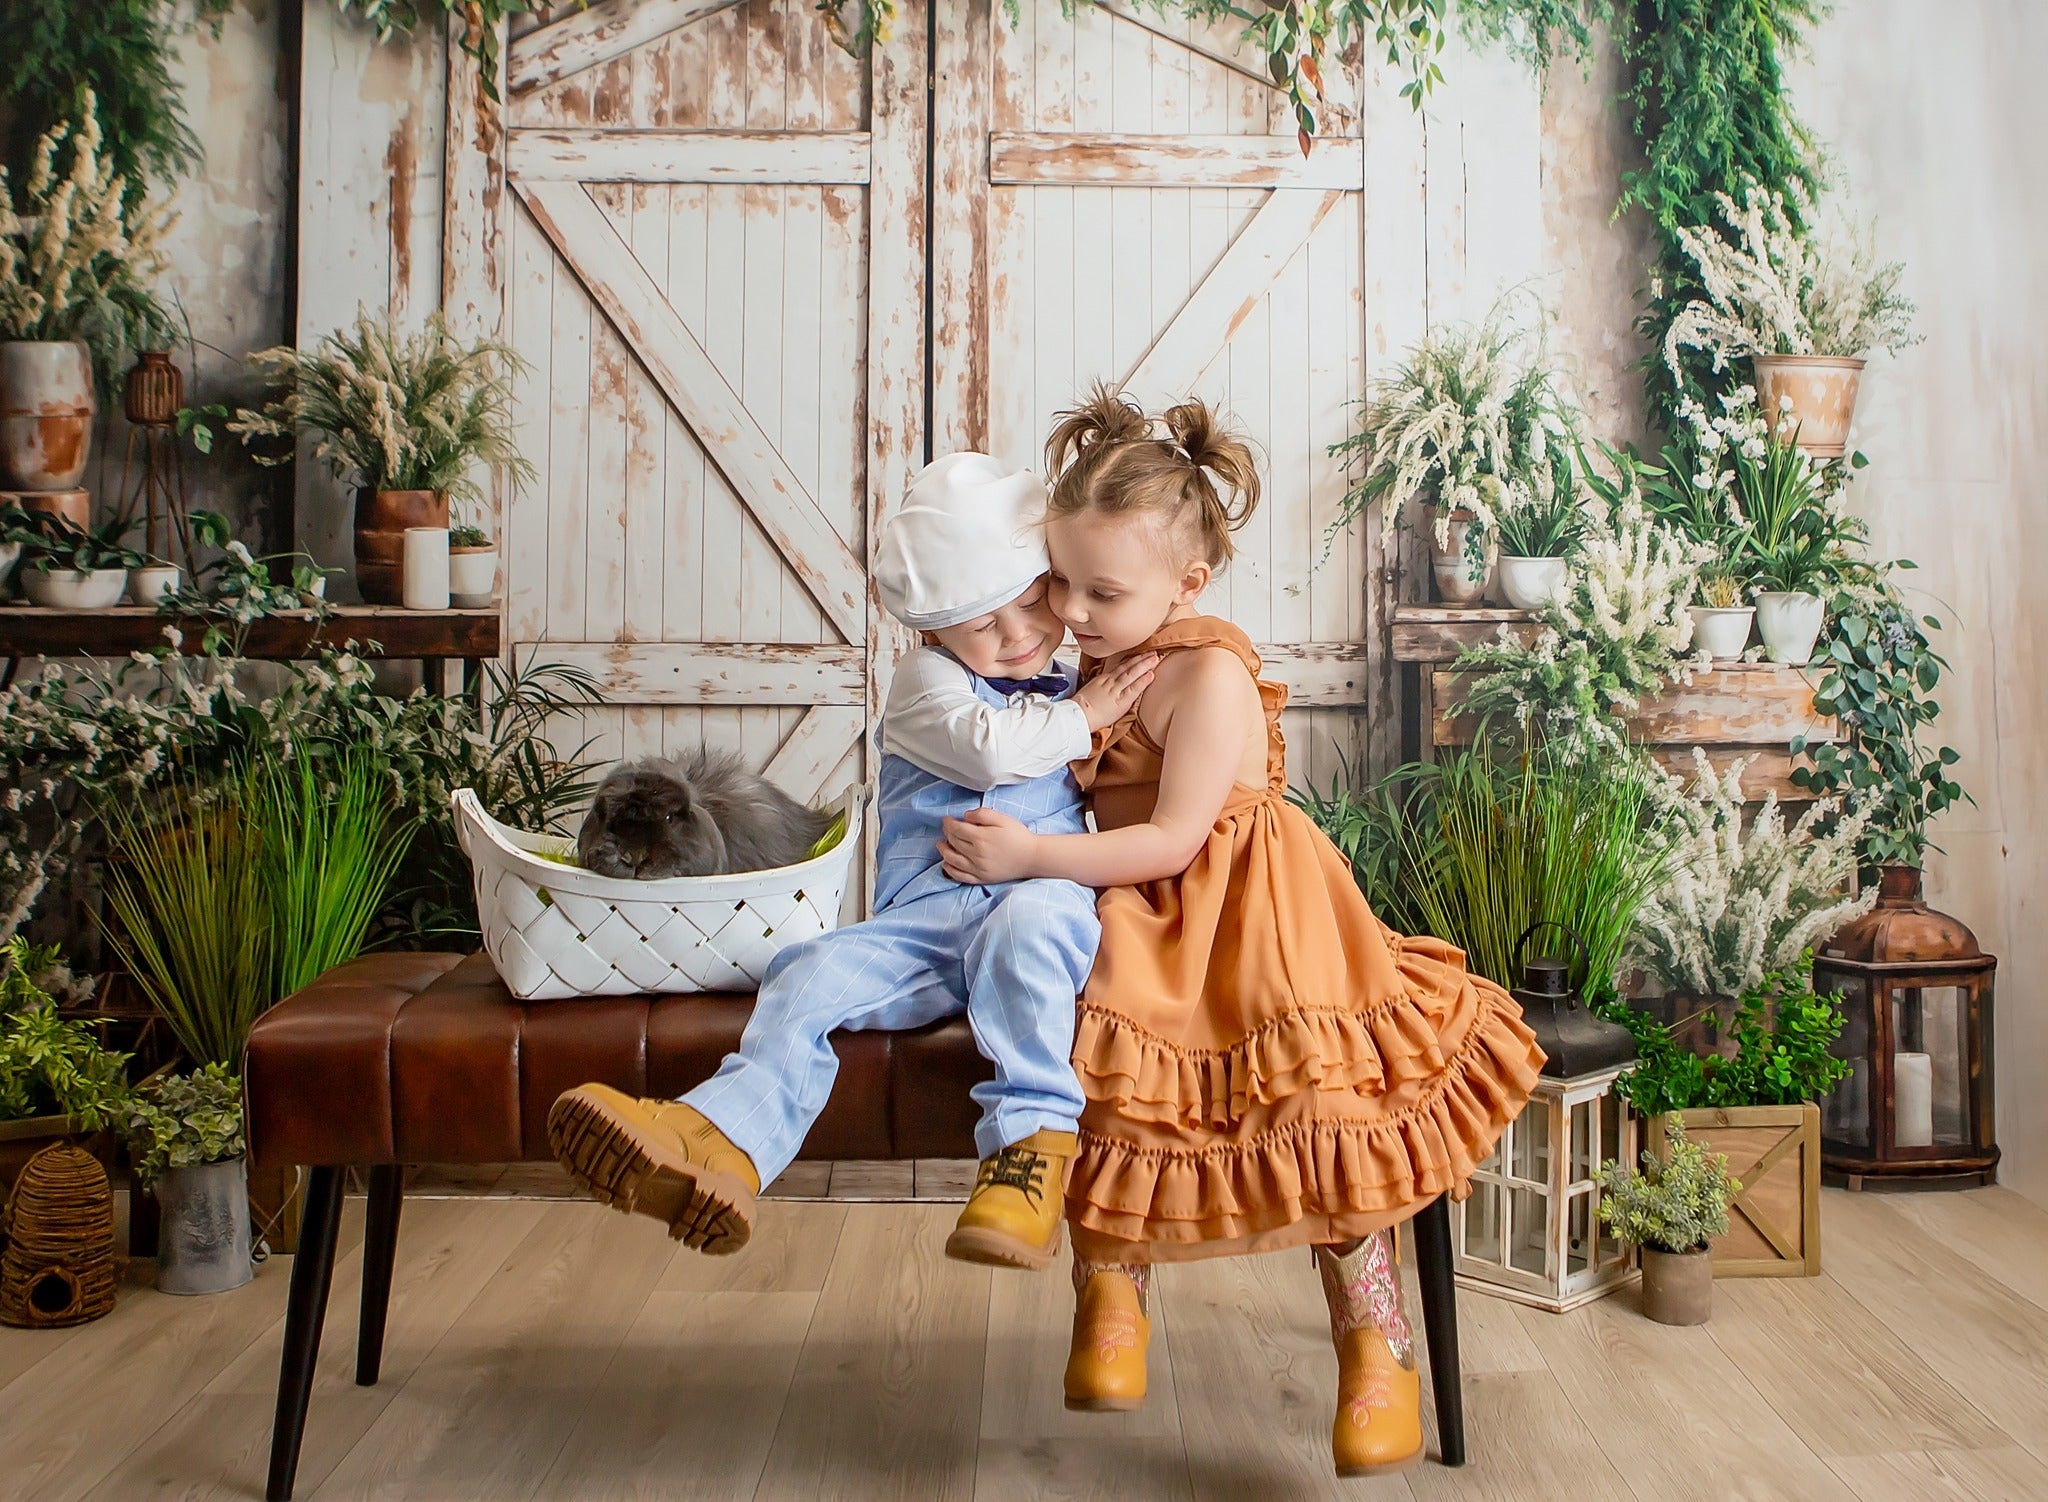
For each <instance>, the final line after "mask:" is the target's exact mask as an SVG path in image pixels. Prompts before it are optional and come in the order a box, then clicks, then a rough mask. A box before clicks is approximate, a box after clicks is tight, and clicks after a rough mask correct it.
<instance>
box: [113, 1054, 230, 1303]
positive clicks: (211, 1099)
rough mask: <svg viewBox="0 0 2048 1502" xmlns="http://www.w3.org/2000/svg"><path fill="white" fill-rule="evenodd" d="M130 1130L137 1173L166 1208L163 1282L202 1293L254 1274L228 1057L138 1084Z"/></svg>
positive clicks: (159, 1269)
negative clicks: (224, 1059)
mask: <svg viewBox="0 0 2048 1502" xmlns="http://www.w3.org/2000/svg"><path fill="white" fill-rule="evenodd" d="M123 1135H124V1136H125V1137H126V1138H127V1141H128V1153H129V1157H130V1158H131V1160H132V1161H133V1162H134V1164H135V1177H136V1179H137V1181H138V1182H140V1183H141V1184H142V1185H144V1186H145V1187H146V1188H148V1189H149V1190H150V1192H151V1193H153V1194H154V1195H155V1196H156V1199H157V1204H158V1207H159V1208H160V1209H161V1210H162V1212H163V1222H162V1230H161V1232H160V1233H159V1237H158V1241H157V1260H156V1286H157V1287H158V1288H159V1289H161V1290H162V1291H163V1292H165V1293H179V1294H202V1293H225V1292H226V1291H227V1290H229V1289H230V1288H240V1287H241V1286H242V1285H243V1284H244V1283H246V1282H248V1281H249V1278H250V1276H251V1273H250V1268H249V1181H248V1172H247V1164H246V1163H245V1161H244V1159H243V1155H242V1154H243V1144H242V1082H241V1080H239V1079H238V1078H236V1076H235V1075H234V1074H232V1073H231V1072H230V1071H229V1070H228V1069H227V1067H226V1066H225V1065H221V1064H207V1065H204V1066H202V1067H201V1068H199V1069H195V1070H193V1071H192V1072H191V1073H190V1074H174V1075H167V1076H165V1077H164V1078H163V1079H161V1080H153V1081H151V1082H149V1083H147V1084H145V1085H144V1086H142V1088H140V1089H138V1090H137V1091H136V1092H135V1098H134V1100H133V1101H132V1102H131V1103H130V1105H129V1107H128V1111H127V1116H126V1120H125V1122H124V1123H123Z"/></svg>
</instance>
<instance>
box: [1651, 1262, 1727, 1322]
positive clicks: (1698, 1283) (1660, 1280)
mask: <svg viewBox="0 0 2048 1502" xmlns="http://www.w3.org/2000/svg"><path fill="white" fill-rule="evenodd" d="M1713 1312H1714V1259H1713V1257H1712V1256H1711V1255H1709V1254H1708V1252H1707V1251H1706V1249H1705V1248H1704V1247H1703V1248H1701V1249H1700V1250H1699V1251H1696V1252H1660V1251H1658V1250H1657V1249H1656V1248H1655V1247H1653V1246H1646V1247H1644V1248H1643V1314H1644V1315H1645V1316H1646V1317H1647V1318H1649V1319H1653V1320H1655V1321H1656V1322H1657V1323H1658V1324H1660V1325H1704V1324H1705V1323H1706V1322H1707V1316H1708V1315H1709V1314H1712V1313H1713Z"/></svg>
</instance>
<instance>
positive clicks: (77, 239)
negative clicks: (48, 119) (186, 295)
mask: <svg viewBox="0 0 2048 1502" xmlns="http://www.w3.org/2000/svg"><path fill="white" fill-rule="evenodd" d="M101 144H102V137H101V133H100V123H99V109H98V101H97V100H96V99H95V98H94V96H93V93H92V91H91V90H90V89H88V90H86V91H84V93H83V95H82V96H81V99H80V110H79V118H78V119H77V120H76V121H75V122H71V121H60V122H58V123H57V124H55V125H52V126H51V127H50V128H49V130H47V131H45V132H44V133H43V135H42V137H41V139H40V140H39V141H38V142H37V143H36V147H35V150H34V152H33V153H32V154H31V156H30V161H29V170H28V174H27V176H26V177H25V178H24V179H23V180H22V183H21V185H20V192H19V196H16V195H15V194H14V193H11V192H8V191H7V190H6V187H5V185H4V184H0V473H4V476H5V478H6V480H7V483H8V484H10V485H13V486H15V487H18V488H19V489H22V490H70V489H72V488H74V487H76V486H77V484H78V482H79V480H80V479H81V478H82V477H83V476H84V474H85V467H86V460H87V458H88V457H89V455H90V452H91V446H92V418H93V413H94V412H95V411H96V410H97V409H98V399H97V392H98V389H99V388H101V387H104V388H105V389H107V390H112V389H113V382H114V379H115V373H116V370H117V366H118V363H119V360H120V356H121V353H122V351H123V350H124V349H126V348H130V347H139V346H141V345H145V344H150V343H154V342H160V341H161V340H162V339H163V337H164V336H165V335H166V334H167V332H168V330H169V327H170V320H169V319H168V317H166V315H165V313H164V311H163V308H162V306H161V305H160V304H159V303H158V302H157V301H156V299H155V297H154V296H153V295H152V294H151V293H150V290H149V283H150V281H151V280H152V279H153V278H154V277H155V276H156V275H157V274H158V273H159V272H160V271H161V270H162V269H163V265H164V259H163V255H162V252H161V251H160V249H159V241H160V239H161V236H162V234H163V231H164V228H165V226H166V225H167V224H168V222H169V220H168V214H167V212H166V210H165V209H164V207H163V206H162V205H161V204H158V203H155V202H153V201H151V200H150V199H149V198H147V197H145V196H142V195H137V194H131V193H130V192H129V184H128V182H127V180H126V179H125V178H123V177H122V176H121V175H120V174H118V173H116V172H113V171H112V170H111V169H110V167H109V166H108V164H107V162H106V160H105V158H103V157H102V155H101V153H100V147H101ZM67 158H68V160H67Z"/></svg>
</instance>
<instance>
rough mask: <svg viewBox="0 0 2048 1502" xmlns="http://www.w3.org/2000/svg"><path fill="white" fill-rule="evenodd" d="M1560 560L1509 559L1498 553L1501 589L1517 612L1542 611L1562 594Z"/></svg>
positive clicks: (1562, 580) (1562, 582)
mask: <svg viewBox="0 0 2048 1502" xmlns="http://www.w3.org/2000/svg"><path fill="white" fill-rule="evenodd" d="M1564 572H1565V571H1564V560H1563V559H1562V558H1511V557H1509V556H1508V555H1507V554H1505V553H1503V554H1501V558H1500V587H1501V591H1502V593H1504V594H1506V595H1507V597H1508V603H1509V604H1510V605H1512V606H1514V607H1515V609H1517V610H1541V609H1542V608H1543V607H1544V606H1545V605H1548V604H1549V603H1550V602H1551V601H1552V600H1554V599H1556V598H1557V597H1558V596H1559V595H1561V594H1563V593H1564Z"/></svg>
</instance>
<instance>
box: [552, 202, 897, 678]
mask: <svg viewBox="0 0 2048 1502" xmlns="http://www.w3.org/2000/svg"><path fill="white" fill-rule="evenodd" d="M514 183H515V185H516V186H517V188H518V190H519V194H520V197H521V198H522V199H524V200H525V202H526V205H527V207H528V209H529V210H531V211H532V213H533V216H534V219H535V220H536V222H538V223H539V224H540V226H541V227H542V228H543V229H544V230H546V231H547V234H548V238H549V239H550V240H552V241H553V242H554V244H555V248H556V249H557V250H558V251H560V252H561V254H562V256H563V258H564V259H565V260H567V261H568V262H569V263H570V265H571V266H573V267H574V268H575V270H576V272H577V275H578V276H579V277H580V278H581V279H582V281H583V283H584V285H585V286H586V287H587V288H588V289H589V290H590V292H591V294H592V296H593V297H594V298H595V299H596V300H597V302H598V304H599V306H601V307H602V308H603V309H604V311H605V313H606V315H607V316H608V317H609V318H610V319H611V320H612V323H613V325H614V327H616V328H617V329H618V330H619V332H620V334H621V335H623V336H624V337H625V339H626V342H627V343H628V344H629V345H630V346H631V347H632V349H633V352H634V353H635V354H636V355H637V356H639V358H640V361H641V363H642V364H643V365H645V366H646V367H647V370H648V373H649V374H650V375H652V376H653V377H654V378H655V380H656V381H658V382H659V383H660V385H661V388H662V391H663V392H664V393H665V394H666V395H667V397H668V399H669V401H670V402H672V403H673V404H674V405H675V407H676V410H677V411H678V412H680V413H681V414H682V415H683V418H684V420H685V421H686V422H688V423H689V425H690V427H691V430H692V431H693V432H695V433H696V435H697V438H698V441H699V442H700V443H702V444H703V445H704V449H705V452H706V453H707V455H708V456H709V457H710V458H711V460H712V461H713V462H714V463H716V464H717V465H718V467H719V468H720V469H721V470H722V471H724V473H725V474H726V476H727V477H728V478H729V479H730V480H731V481H732V482H733V487H734V489H735V490H737V491H738V492H739V494H740V498H741V500H742V501H743V502H744V503H745V505H746V507H747V509H748V511H749V512H750V513H751V514H752V515H753V517H754V519H755V520H756V521H757V522H758V523H759V524H760V526H761V528H762V530H763V531H764V532H766V533H767V534H768V536H769V538H770V539H771V540H772V541H773V542H774V544H775V547H776V550H777V551H778V552H779V553H781V554H782V556H783V557H784V558H785V559H787V560H788V564H789V567H790V568H791V569H793V570H794V571H795V572H796V574H797V576H798V577H799V578H801V579H802V580H803V581H804V583H805V585H806V587H807V588H809V589H810V591H811V595H812V598H814V599H815V600H816V601H817V602H818V604H819V606H820V608H822V609H823V610H824V612H825V614H826V616H827V617H828V618H830V619H831V621H832V623H833V625H834V626H836V627H837V628H838V629H839V631H840V632H841V633H842V635H844V636H845V637H846V639H847V640H849V641H859V640H861V639H863V637H864V635H865V632H866V628H867V579H866V574H865V571H864V570H863V569H862V567H861V565H860V563H859V562H858V561H857V560H856V559H855V558H854V556H853V554H852V552H851V551H850V550H849V549H848V548H847V546H846V544H845V542H844V541H842V540H841V538H840V536H839V534H838V533H837V532H836V531H834V530H833V528H832V524H831V523H830V522H829V521H827V520H826V519H825V517H824V514H823V513H822V512H820V511H819V509H818V503H817V502H816V501H815V500H813V499H812V498H811V496H810V493H809V492H808V491H806V490H805V489H804V487H803V485H802V483H801V482H800V481H799V480H798V479H797V478H796V476H795V475H794V474H792V473H791V472H790V468H789V465H788V463H787V461H785V460H784V459H783V457H782V455H781V454H780V453H779V452H777V450H776V448H775V445H774V444H773V443H771V442H769V441H768V438H767V436H766V435H765V434H763V433H762V431H761V425H760V423H759V422H758V421H756V420H755V418H754V416H753V414H752V413H750V412H749V411H748V410H747V408H746V406H745V404H744V403H743V402H742V401H741V400H740V399H739V396H738V395H737V393H735V392H734V391H733V389H732V387H731V386H730V385H729V384H727V382H726V379H725V377H724V376H723V375H721V374H720V373H719V371H718V368H717V366H716V365H714V364H713V363H712V360H711V357H710V356H709V355H708V354H707V353H705V350H704V346H703V345H701V344H699V343H698V342H697V340H696V338H695V336H694V335H692V334H691V333H690V331H689V329H687V328H686V327H684V325H683V321H682V319H681V318H680V317H678V316H677V314H676V311H675V309H674V308H673V307H671V306H670V305H669V302H668V299H667V298H666V297H664V296H663V295H662V291H661V288H660V287H659V286H658V285H657V284H656V283H655V281H654V279H653V278H652V277H651V276H649V275H648V274H647V271H646V269H645V268H644V267H642V266H641V264H640V263H639V261H638V260H637V259H636V258H635V257H634V255H633V253H632V251H631V249H630V248H629V247H628V246H627V245H626V244H625V242H624V241H622V240H621V239H620V238H619V235H618V232H617V230H615V229H614V228H613V227H612V225H611V223H610V221H609V220H607V219H606V218H605V216H604V212H603V211H602V210H601V209H599V208H598V207H597V205H596V204H595V203H593V202H592V201H591V198H590V195H589V194H588V193H586V192H584V191H583V189H582V188H581V187H579V186H578V185H576V184H574V183H527V182H524V181H521V180H519V179H518V178H516V177H515V178H514ZM921 264H922V257H920V265H921Z"/></svg>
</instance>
